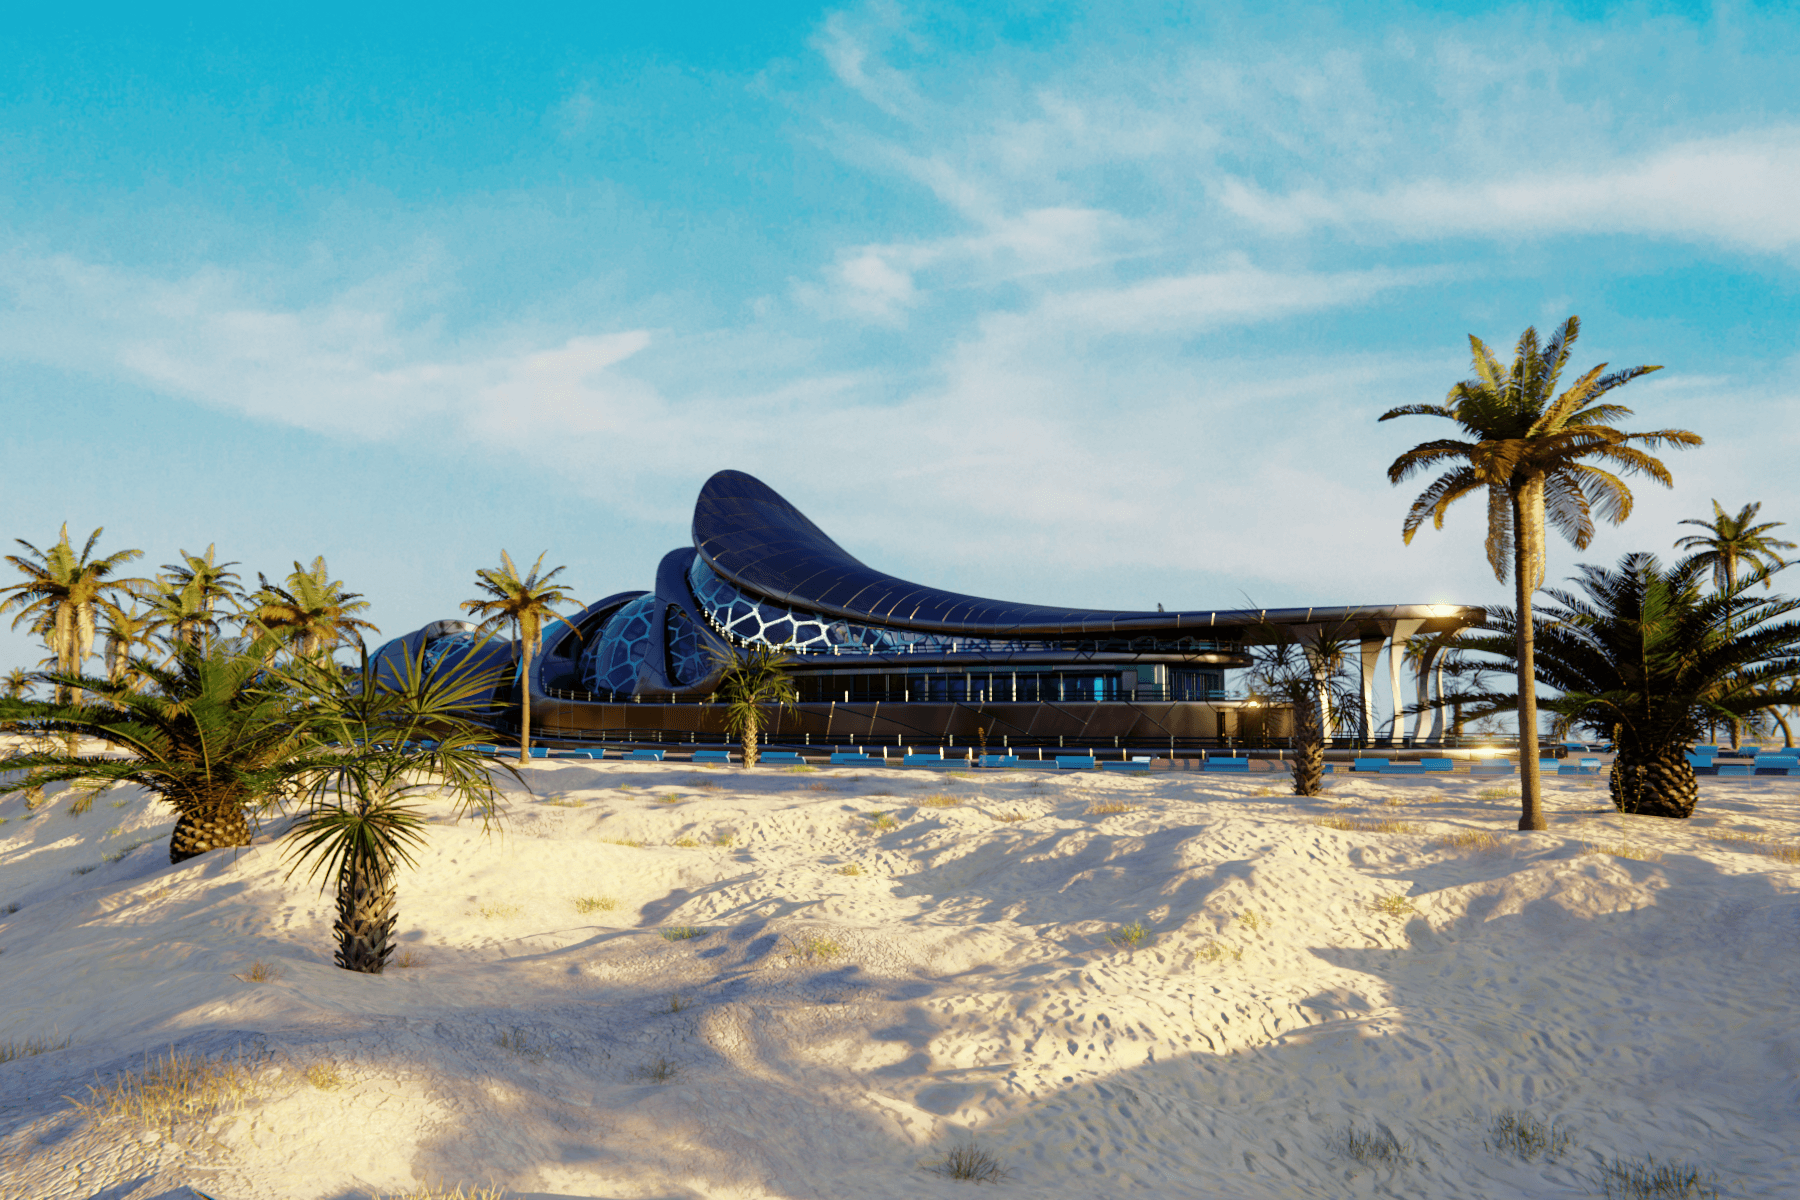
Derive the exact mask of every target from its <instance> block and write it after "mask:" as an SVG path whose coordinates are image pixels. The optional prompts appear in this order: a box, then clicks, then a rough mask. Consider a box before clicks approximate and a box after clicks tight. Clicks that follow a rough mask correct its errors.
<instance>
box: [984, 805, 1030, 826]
mask: <svg viewBox="0 0 1800 1200" xmlns="http://www.w3.org/2000/svg"><path fill="white" fill-rule="evenodd" d="M993 818H994V820H996V821H1003V822H1005V823H1006V824H1008V825H1015V824H1017V823H1018V822H1020V821H1029V820H1031V818H1030V817H1028V816H1026V815H1025V814H1024V813H1022V812H1019V811H1017V810H1016V809H1015V810H1014V811H1012V812H1003V813H994V814H993Z"/></svg>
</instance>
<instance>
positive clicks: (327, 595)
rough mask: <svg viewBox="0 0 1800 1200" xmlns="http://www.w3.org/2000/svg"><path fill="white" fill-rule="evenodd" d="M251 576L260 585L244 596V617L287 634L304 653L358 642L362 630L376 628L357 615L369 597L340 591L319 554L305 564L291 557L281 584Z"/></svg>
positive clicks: (264, 577) (297, 648)
mask: <svg viewBox="0 0 1800 1200" xmlns="http://www.w3.org/2000/svg"><path fill="white" fill-rule="evenodd" d="M256 579H257V583H258V584H259V585H260V586H259V587H258V588H257V590H256V591H255V592H254V593H253V594H252V595H251V596H250V597H249V601H248V608H247V616H248V617H249V619H250V620H251V621H254V622H255V623H256V624H258V625H260V626H261V627H262V628H264V629H268V630H272V631H274V632H278V633H282V634H284V635H285V636H287V637H289V638H292V639H293V643H294V646H295V648H296V650H297V651H298V652H299V653H300V654H301V655H302V656H304V657H307V658H311V657H313V656H314V655H317V654H319V653H321V652H323V651H326V650H329V649H331V648H333V647H335V646H339V645H343V644H344V643H347V642H354V641H360V640H361V638H362V634H363V631H364V630H367V631H368V632H370V633H379V632H380V630H379V629H378V628H377V627H376V626H375V625H373V624H371V623H370V622H368V621H365V620H363V619H362V618H361V617H359V616H358V615H357V614H358V613H364V612H367V611H368V610H369V602H368V601H367V600H364V599H363V597H362V593H361V592H349V591H345V590H344V585H343V584H342V583H340V582H338V581H337V580H335V579H333V578H331V575H330V573H329V572H328V571H327V570H326V568H325V558H324V556H323V555H320V556H319V557H317V558H315V559H313V560H312V565H311V566H310V567H302V566H301V565H300V564H299V563H297V562H296V563H295V564H294V569H293V572H292V573H291V574H289V575H288V577H287V579H286V581H285V582H286V583H287V586H286V587H280V586H277V585H276V584H272V583H270V582H269V580H268V577H267V576H264V575H261V574H258V575H257V577H256Z"/></svg>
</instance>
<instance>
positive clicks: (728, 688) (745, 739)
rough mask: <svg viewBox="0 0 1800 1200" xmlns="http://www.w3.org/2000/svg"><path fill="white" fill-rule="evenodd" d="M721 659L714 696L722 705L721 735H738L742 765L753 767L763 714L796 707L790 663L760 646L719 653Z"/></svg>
mask: <svg viewBox="0 0 1800 1200" xmlns="http://www.w3.org/2000/svg"><path fill="white" fill-rule="evenodd" d="M721 659H722V661H721V665H722V666H724V668H725V670H724V673H723V674H722V675H721V676H720V677H719V686H718V691H717V692H716V693H715V695H716V696H717V697H718V698H719V699H720V700H723V701H724V702H725V731H726V732H727V733H734V734H737V735H738V737H739V738H740V739H741V741H742V743H743V747H744V765H745V766H746V767H754V766H755V765H756V763H757V759H758V758H759V757H760V752H759V751H758V749H757V739H758V738H759V737H760V735H761V733H762V723H763V716H764V713H765V712H766V710H768V709H769V708H771V707H772V708H774V709H775V711H776V712H777V713H779V712H781V710H783V709H787V710H788V711H790V712H791V711H793V709H794V706H795V705H796V704H797V703H799V700H800V692H799V689H797V688H796V687H795V686H794V680H793V678H792V677H791V676H790V675H789V674H788V673H787V664H788V663H789V662H791V661H793V660H792V659H790V658H789V657H788V656H787V655H785V654H783V653H782V652H781V651H779V650H777V649H775V648H774V647H773V646H764V645H754V646H750V647H747V648H746V649H745V650H744V652H743V653H742V654H732V653H730V652H723V653H722V655H721Z"/></svg>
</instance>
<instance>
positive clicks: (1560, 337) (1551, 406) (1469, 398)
mask: <svg viewBox="0 0 1800 1200" xmlns="http://www.w3.org/2000/svg"><path fill="white" fill-rule="evenodd" d="M1580 331H1581V322H1580V320H1579V319H1578V318H1576V317H1570V318H1569V319H1568V321H1567V322H1565V323H1564V325H1563V327H1562V328H1561V329H1560V330H1558V331H1557V332H1556V333H1555V334H1554V335H1553V336H1552V337H1551V338H1550V341H1549V342H1548V343H1547V344H1545V345H1544V346H1543V347H1542V349H1540V348H1539V346H1538V335H1537V330H1536V329H1535V328H1531V329H1527V330H1526V331H1525V333H1524V335H1523V336H1521V337H1520V338H1519V345H1518V350H1517V352H1516V354H1515V355H1514V358H1513V363H1512V366H1511V367H1510V368H1505V367H1502V366H1501V365H1500V362H1499V360H1498V359H1496V358H1495V357H1494V355H1493V352H1492V351H1490V350H1489V349H1488V348H1487V346H1486V345H1484V344H1483V343H1482V341H1481V339H1480V338H1478V337H1475V336H1474V335H1473V334H1471V335H1470V337H1469V346H1470V349H1471V351H1472V355H1473V359H1474V369H1475V378H1473V379H1468V380H1464V381H1463V382H1461V383H1458V384H1457V385H1456V386H1454V387H1452V388H1451V389H1450V394H1449V395H1448V397H1446V399H1445V401H1444V403H1442V404H1407V405H1402V406H1401V407H1399V408H1392V409H1389V410H1388V411H1387V412H1385V413H1383V414H1381V418H1380V419H1381V420H1383V421H1391V420H1393V419H1394V418H1396V417H1408V416H1429V417H1443V418H1444V419H1446V420H1449V421H1454V422H1455V423H1456V424H1457V425H1458V426H1459V427H1460V429H1461V431H1462V433H1463V434H1464V435H1465V436H1464V437H1462V438H1440V439H1436V440H1434V441H1429V442H1423V443H1421V444H1420V445H1417V446H1414V447H1413V448H1412V449H1411V450H1408V451H1407V452H1406V453H1404V454H1402V455H1401V456H1400V457H1398V458H1396V459H1395V460H1394V461H1393V463H1392V465H1390V466H1389V467H1388V481H1389V482H1390V483H1394V484H1398V483H1401V482H1403V481H1404V480H1406V479H1409V478H1411V477H1412V476H1413V475H1414V474H1415V473H1417V472H1419V471H1422V470H1428V469H1431V470H1435V469H1437V468H1438V467H1441V466H1445V465H1448V466H1449V468H1450V469H1449V470H1448V471H1446V472H1445V473H1444V474H1442V475H1440V476H1439V477H1438V478H1437V479H1435V480H1433V481H1432V483H1431V485H1430V486H1429V487H1427V488H1426V489H1425V490H1424V491H1423V492H1422V493H1420V494H1419V496H1418V498H1417V499H1415V500H1414V501H1413V503H1412V507H1411V509H1409V510H1408V512H1407V514H1406V520H1405V523H1404V524H1403V525H1402V526H1401V538H1402V540H1403V541H1405V542H1406V543H1407V544H1408V545H1411V544H1412V539H1413V535H1414V534H1415V533H1417V532H1418V531H1419V526H1420V525H1422V524H1424V522H1425V520H1426V518H1427V517H1429V518H1431V520H1432V523H1433V524H1434V525H1435V526H1436V527H1437V528H1438V529H1442V528H1443V527H1444V516H1445V514H1446V513H1447V512H1448V510H1449V508H1450V506H1451V505H1452V504H1454V503H1456V501H1458V500H1460V499H1462V498H1463V497H1464V496H1469V495H1473V494H1475V493H1478V492H1485V493H1486V495H1487V502H1488V523H1487V525H1488V528H1487V559H1488V565H1489V566H1490V567H1492V568H1493V571H1494V578H1496V579H1498V580H1500V581H1502V582H1504V581H1505V580H1506V577H1507V574H1508V571H1509V570H1510V572H1511V574H1512V578H1513V590H1514V609H1515V611H1516V612H1518V613H1520V614H1522V618H1521V619H1520V620H1519V621H1518V622H1517V627H1516V633H1517V638H1518V645H1517V646H1516V647H1515V653H1514V661H1515V662H1516V664H1517V673H1518V694H1519V697H1520V701H1519V775H1520V788H1519V793H1520V797H1521V804H1522V811H1521V813H1520V816H1519V828H1520V829H1543V828H1545V822H1544V810H1543V799H1542V793H1541V789H1540V786H1539V782H1538V766H1537V764H1538V743H1537V732H1538V731H1537V719H1538V718H1537V709H1536V708H1535V696H1536V692H1535V690H1534V688H1533V683H1532V680H1533V679H1534V674H1533V671H1534V666H1533V662H1534V659H1533V650H1532V644H1533V641H1532V634H1533V626H1532V620H1531V612H1532V608H1531V595H1532V593H1533V592H1535V591H1536V590H1537V589H1538V588H1539V587H1540V586H1541V585H1542V584H1543V580H1544V540H1545V527H1546V524H1548V525H1549V526H1550V527H1551V528H1554V529H1555V530H1556V531H1557V532H1558V533H1560V534H1562V535H1563V536H1564V537H1565V538H1567V539H1568V540H1569V541H1570V542H1571V543H1572V544H1573V545H1574V546H1575V548H1576V549H1578V550H1581V549H1586V548H1587V546H1588V544H1589V543H1590V542H1591V541H1592V540H1593V536H1594V522H1593V514H1594V512H1595V511H1596V510H1597V511H1598V512H1599V514H1600V516H1601V517H1603V518H1604V519H1605V520H1607V521H1608V522H1610V523H1612V524H1614V525H1616V524H1618V523H1619V522H1621V521H1623V520H1624V519H1625V518H1626V517H1628V516H1630V515H1631V505H1632V495H1631V489H1630V488H1628V487H1626V486H1625V483H1624V481H1623V480H1621V479H1620V478H1619V477H1618V476H1617V475H1615V474H1613V473H1612V471H1611V470H1607V469H1605V468H1607V467H1610V468H1612V469H1613V470H1622V471H1625V472H1626V473H1629V474H1644V475H1648V476H1649V477H1650V478H1651V479H1654V480H1655V481H1656V482H1658V483H1660V484H1662V485H1663V486H1664V487H1669V486H1672V485H1673V480H1672V479H1671V478H1670V476H1669V472H1668V469H1667V468H1666V467H1664V466H1663V464H1662V462H1661V461H1660V460H1659V459H1657V458H1655V457H1653V456H1651V455H1650V454H1648V453H1646V452H1645V450H1643V449H1640V448H1639V446H1640V445H1641V446H1644V447H1648V448H1649V449H1652V450H1654V449H1657V448H1659V447H1661V446H1663V445H1665V444H1666V445H1668V446H1671V447H1683V446H1698V445H1700V438H1699V437H1698V435H1696V434H1693V433H1690V432H1688V431H1687V430H1685V429H1659V430H1655V431H1654V432H1650V433H1626V432H1624V431H1623V430H1620V429H1617V428H1615V427H1614V426H1613V425H1612V424H1611V422H1613V421H1616V420H1618V419H1619V418H1621V417H1628V416H1630V415H1631V410H1630V409H1629V408H1625V407H1623V406H1622V405H1618V404H1603V403H1599V401H1600V398H1601V397H1602V396H1604V395H1606V394H1607V393H1608V392H1611V391H1613V390H1614V389H1616V388H1620V387H1623V386H1625V385H1626V384H1628V383H1630V382H1631V381H1632V380H1634V379H1637V378H1639V377H1641V376H1643V375H1647V374H1649V373H1650V372H1651V371H1657V370H1661V368H1660V367H1630V368H1628V369H1626V370H1623V371H1614V372H1612V373H1611V374H1607V373H1606V364H1605V363H1602V364H1600V365H1599V366H1597V367H1595V368H1594V369H1592V370H1591V371H1589V372H1588V373H1587V374H1585V375H1583V376H1581V378H1579V379H1577V380H1576V381H1575V382H1574V383H1573V384H1572V385H1570V386H1569V387H1568V388H1567V389H1565V390H1564V391H1563V392H1562V393H1561V394H1560V395H1559V394H1557V391H1556V388H1557V383H1558V381H1559V380H1560V379H1561V377H1562V373H1563V370H1564V369H1565V368H1566V367H1567V366H1568V362H1569V355H1570V352H1571V351H1572V350H1573V348H1574V345H1575V339H1576V337H1577V336H1579V334H1580ZM1634 443H1636V444H1635V445H1634ZM1597 463H1598V464H1604V466H1601V465H1596V464H1597Z"/></svg>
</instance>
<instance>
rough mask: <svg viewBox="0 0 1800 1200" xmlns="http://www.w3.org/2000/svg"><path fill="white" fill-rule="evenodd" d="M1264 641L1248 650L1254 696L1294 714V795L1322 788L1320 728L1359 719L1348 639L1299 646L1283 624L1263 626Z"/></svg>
mask: <svg viewBox="0 0 1800 1200" xmlns="http://www.w3.org/2000/svg"><path fill="white" fill-rule="evenodd" d="M1265 632H1266V634H1267V635H1268V637H1269V641H1268V642H1267V644H1265V645H1262V646H1257V647H1255V648H1253V649H1252V650H1251V652H1250V654H1251V658H1252V661H1253V665H1252V667H1251V675H1250V689H1251V691H1252V693H1253V695H1254V696H1256V697H1258V698H1263V697H1266V698H1267V699H1270V700H1273V701H1276V702H1278V703H1283V704H1287V705H1289V706H1290V707H1291V709H1292V711H1293V720H1294V734H1293V741H1294V795H1296V796H1317V795H1319V794H1320V793H1321V792H1323V791H1324V779H1325V739H1326V738H1327V737H1329V736H1330V735H1331V731H1330V730H1329V729H1328V728H1326V726H1327V725H1329V724H1333V723H1342V722H1345V721H1351V722H1360V721H1361V712H1362V691H1361V689H1360V688H1359V687H1358V686H1357V685H1356V684H1355V683H1354V682H1352V681H1350V679H1349V678H1348V676H1347V675H1346V673H1345V669H1344V668H1345V664H1346V663H1347V662H1348V659H1349V655H1348V649H1349V643H1348V642H1345V641H1343V640H1342V639H1339V638H1331V637H1321V638H1317V639H1315V640H1314V641H1312V642H1309V643H1308V644H1307V645H1305V646H1304V647H1302V646H1301V645H1300V644H1299V643H1297V642H1295V641H1294V640H1293V639H1292V638H1291V637H1289V636H1288V635H1287V633H1286V631H1285V630H1282V629H1278V628H1275V627H1269V628H1268V629H1267V630H1266V631H1265Z"/></svg>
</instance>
